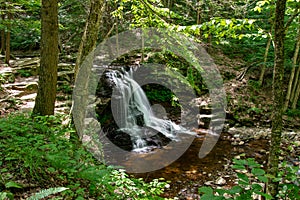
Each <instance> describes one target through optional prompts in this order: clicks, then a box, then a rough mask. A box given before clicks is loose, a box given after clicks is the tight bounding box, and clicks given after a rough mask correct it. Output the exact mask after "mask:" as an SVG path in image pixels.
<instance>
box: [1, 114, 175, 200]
mask: <svg viewBox="0 0 300 200" xmlns="http://www.w3.org/2000/svg"><path fill="white" fill-rule="evenodd" d="M63 117H64V116H48V117H35V118H31V117H29V116H27V115H10V116H8V117H7V118H0V149H1V151H0V172H1V174H0V199H1V197H2V198H3V199H18V198H22V197H23V195H24V194H26V195H29V196H33V193H32V192H34V193H37V192H38V191H40V190H41V189H48V188H57V187H64V188H68V189H67V190H65V191H62V192H61V193H59V194H56V195H55V199H78V200H79V199H128V198H130V199H161V198H160V197H159V195H160V194H162V193H163V191H164V189H166V188H167V187H168V186H169V185H168V183H167V182H164V181H162V180H153V181H152V182H150V183H146V182H144V181H143V180H142V179H134V178H132V177H130V176H128V175H127V174H126V173H125V171H124V170H123V169H117V168H114V167H112V166H106V165H104V164H102V163H101V162H99V161H97V160H95V159H94V157H93V156H92V155H91V154H90V153H89V152H88V151H86V149H85V148H84V147H83V146H82V145H80V144H78V143H76V142H72V141H70V139H69V136H70V134H75V133H74V130H73V129H72V128H70V127H67V126H64V125H62V121H63ZM48 191H51V190H48Z"/></svg>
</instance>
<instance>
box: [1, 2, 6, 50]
mask: <svg viewBox="0 0 300 200" xmlns="http://www.w3.org/2000/svg"><path fill="white" fill-rule="evenodd" d="M1 9H2V10H3V12H5V4H4V3H3V4H2V5H1ZM1 19H2V21H3V22H4V20H5V15H4V14H2V15H1ZM0 36H1V46H0V54H2V53H3V52H4V51H5V29H2V30H1V35H0Z"/></svg>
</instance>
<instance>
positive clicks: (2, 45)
mask: <svg viewBox="0 0 300 200" xmlns="http://www.w3.org/2000/svg"><path fill="white" fill-rule="evenodd" d="M0 34H1V35H0V37H1V46H0V54H2V53H4V50H5V31H4V30H1V33H0Z"/></svg>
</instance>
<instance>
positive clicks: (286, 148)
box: [0, 52, 300, 199]
mask: <svg viewBox="0 0 300 200" xmlns="http://www.w3.org/2000/svg"><path fill="white" fill-rule="evenodd" d="M214 60H215V62H216V64H217V66H218V69H219V70H220V72H221V75H222V76H223V79H224V87H225V91H226V93H227V100H228V102H227V104H228V105H227V106H228V107H227V119H226V128H225V129H224V132H223V133H222V135H221V137H220V139H219V141H218V143H217V144H216V146H215V148H214V149H213V150H212V152H211V153H209V154H208V156H206V157H205V158H203V159H199V158H198V151H199V149H200V146H201V144H202V140H201V139H200V138H198V139H195V141H194V142H193V143H192V145H191V147H190V148H189V149H188V150H187V151H186V152H185V154H184V155H183V156H181V157H180V158H179V159H178V160H177V161H176V162H174V163H172V164H171V165H169V166H168V167H166V168H164V169H161V170H158V171H154V172H150V173H146V174H138V175H135V176H136V177H143V178H144V179H145V180H146V181H150V180H152V179H153V178H159V177H164V178H165V179H166V180H170V181H171V188H170V190H169V191H166V193H165V194H164V197H169V198H171V197H172V198H173V197H176V198H177V199H199V195H198V188H199V187H200V186H202V185H207V186H213V187H215V188H216V187H223V188H228V187H231V186H232V185H235V184H237V177H236V175H235V173H234V170H233V169H232V168H231V167H230V166H231V165H232V159H233V158H238V157H239V155H240V154H245V157H253V158H255V159H257V160H258V161H259V162H260V164H262V165H263V166H264V167H266V162H267V156H268V147H269V139H270V128H271V120H270V118H271V111H272V110H271V105H272V103H271V102H272V101H271V98H270V97H271V94H270V91H271V89H270V88H271V85H270V84H268V83H266V86H265V87H263V88H260V87H258V86H257V81H256V80H257V77H258V74H257V71H255V70H252V71H248V72H247V74H246V75H245V77H244V78H243V79H242V80H237V79H236V78H237V77H238V76H239V75H240V74H241V73H242V72H243V71H244V69H245V68H244V67H243V66H244V65H245V64H244V62H243V61H242V60H241V59H237V58H235V59H230V58H228V57H226V56H224V55H223V54H222V53H219V52H216V53H215V55H214ZM38 63H39V60H38V58H29V59H27V58H26V59H23V58H20V59H18V60H15V61H13V62H12V63H11V64H12V66H7V65H5V64H3V63H0V74H1V77H0V80H1V81H2V82H3V83H4V82H5V83H4V84H3V85H2V87H3V89H2V90H1V92H0V99H1V100H0V114H1V115H0V116H6V115H7V114H9V113H13V112H17V111H21V112H28V111H30V110H31V109H32V108H33V105H34V99H35V95H36V91H37V76H36V70H37V68H38ZM72 66H73V64H72V63H61V64H60V67H59V68H60V69H59V85H58V88H59V90H58V95H57V96H58V97H57V102H56V113H65V114H68V112H69V109H70V105H71V90H72V89H71V87H72V86H70V85H68V84H67V83H68V81H70V80H71V79H72V77H71V76H70V74H71V73H72V70H71V69H72ZM267 76H268V74H267ZM267 79H268V80H267V81H266V82H268V81H269V79H270V77H269V78H268V77H267ZM299 129H300V119H299V116H289V115H285V116H284V137H283V138H284V139H283V143H282V149H283V153H282V157H281V160H288V161H289V162H291V163H292V164H299V160H297V159H298V158H297V156H298V155H300V131H299ZM292 141H294V142H292ZM295 141H296V142H295Z"/></svg>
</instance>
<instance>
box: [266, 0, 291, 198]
mask: <svg viewBox="0 0 300 200" xmlns="http://www.w3.org/2000/svg"><path fill="white" fill-rule="evenodd" d="M285 8H286V0H277V1H276V11H275V62H274V73H273V115H272V131H271V145H270V153H269V160H268V173H269V174H270V175H271V176H274V177H276V176H277V173H278V164H279V155H280V143H281V134H282V109H283V76H284V37H285V29H284V15H285ZM267 193H268V194H270V195H271V196H273V197H274V198H275V199H276V195H277V194H278V182H272V179H271V178H270V179H269V182H268V184H267Z"/></svg>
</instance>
